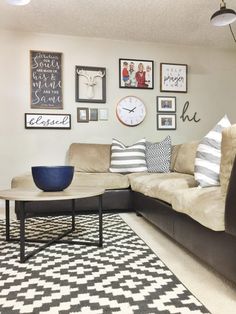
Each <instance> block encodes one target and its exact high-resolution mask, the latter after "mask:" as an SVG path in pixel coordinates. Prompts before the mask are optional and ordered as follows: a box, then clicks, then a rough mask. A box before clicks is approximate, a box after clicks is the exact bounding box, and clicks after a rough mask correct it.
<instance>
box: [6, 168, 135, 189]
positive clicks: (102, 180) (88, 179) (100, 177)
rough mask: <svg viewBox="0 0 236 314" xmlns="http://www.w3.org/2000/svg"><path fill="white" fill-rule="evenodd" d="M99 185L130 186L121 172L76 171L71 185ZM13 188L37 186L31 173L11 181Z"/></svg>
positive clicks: (106, 186)
mask: <svg viewBox="0 0 236 314" xmlns="http://www.w3.org/2000/svg"><path fill="white" fill-rule="evenodd" d="M81 186H98V187H103V188H105V189H126V188H128V187H129V179H128V177H127V176H125V175H123V174H119V173H109V172H107V173H85V172H75V173H74V177H73V180H72V182H71V185H70V187H74V188H75V187H81ZM11 187H12V188H30V189H32V188H35V189H37V187H36V185H35V184H34V181H33V178H32V175H31V173H27V174H25V175H22V176H18V177H14V178H13V179H12V182H11Z"/></svg>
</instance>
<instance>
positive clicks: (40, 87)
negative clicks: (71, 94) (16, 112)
mask: <svg viewBox="0 0 236 314" xmlns="http://www.w3.org/2000/svg"><path fill="white" fill-rule="evenodd" d="M30 95H31V97H30V103H31V108H32V109H63V94H62V53H61V52H50V51H38V50H30Z"/></svg>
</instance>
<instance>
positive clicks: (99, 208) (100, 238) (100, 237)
mask: <svg viewBox="0 0 236 314" xmlns="http://www.w3.org/2000/svg"><path fill="white" fill-rule="evenodd" d="M98 216H99V242H98V246H99V247H102V245H103V236H102V195H99V205H98Z"/></svg>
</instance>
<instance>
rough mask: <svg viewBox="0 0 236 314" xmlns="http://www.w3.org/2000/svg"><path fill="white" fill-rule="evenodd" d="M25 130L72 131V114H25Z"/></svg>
mask: <svg viewBox="0 0 236 314" xmlns="http://www.w3.org/2000/svg"><path fill="white" fill-rule="evenodd" d="M25 129H54V130H55V129H56V130H70V129H71V115H70V114H47V113H25Z"/></svg>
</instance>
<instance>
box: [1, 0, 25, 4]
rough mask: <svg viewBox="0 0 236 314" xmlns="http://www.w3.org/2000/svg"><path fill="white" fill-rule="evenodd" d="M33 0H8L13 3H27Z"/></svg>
mask: <svg viewBox="0 0 236 314" xmlns="http://www.w3.org/2000/svg"><path fill="white" fill-rule="evenodd" d="M30 1H31V0H7V2H8V3H9V4H11V5H26V4H28V3H30Z"/></svg>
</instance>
